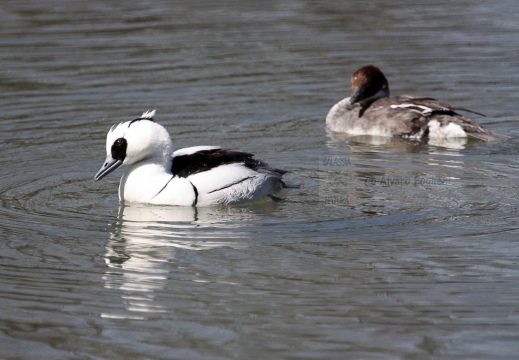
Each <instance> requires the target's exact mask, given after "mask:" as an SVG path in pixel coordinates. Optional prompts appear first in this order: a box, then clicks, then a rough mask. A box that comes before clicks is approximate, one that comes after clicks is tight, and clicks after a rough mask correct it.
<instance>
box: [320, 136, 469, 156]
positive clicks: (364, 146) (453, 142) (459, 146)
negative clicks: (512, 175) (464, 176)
mask: <svg viewBox="0 0 519 360" xmlns="http://www.w3.org/2000/svg"><path fill="white" fill-rule="evenodd" d="M327 134H328V137H329V138H330V141H328V147H329V148H336V147H340V146H341V144H342V146H344V143H346V144H347V146H348V148H349V149H351V150H352V151H354V152H382V153H390V154H397V153H434V154H443V155H453V156H460V155H462V154H461V153H460V152H459V150H463V149H465V148H467V147H468V146H470V145H471V144H477V141H471V140H467V138H450V139H429V140H428V141H427V142H423V141H409V140H407V139H403V138H400V137H396V136H393V137H390V136H371V135H348V134H344V133H337V132H333V131H330V130H327Z"/></svg>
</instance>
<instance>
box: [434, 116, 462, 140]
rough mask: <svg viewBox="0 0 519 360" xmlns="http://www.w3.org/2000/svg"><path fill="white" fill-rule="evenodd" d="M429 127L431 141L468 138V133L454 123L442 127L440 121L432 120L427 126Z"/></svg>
mask: <svg viewBox="0 0 519 360" xmlns="http://www.w3.org/2000/svg"><path fill="white" fill-rule="evenodd" d="M427 126H428V127H429V138H430V139H449V138H450V139H452V138H466V137H467V133H466V132H465V130H463V128H462V127H461V126H460V125H458V124H455V123H453V122H451V123H448V124H447V125H445V126H441V124H440V122H439V121H438V120H431V121H429V123H428V124H427Z"/></svg>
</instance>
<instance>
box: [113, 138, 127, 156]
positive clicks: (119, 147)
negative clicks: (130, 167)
mask: <svg viewBox="0 0 519 360" xmlns="http://www.w3.org/2000/svg"><path fill="white" fill-rule="evenodd" d="M127 147H128V142H127V141H126V139H125V138H119V139H117V140H115V141H114V143H113V145H112V158H113V159H114V160H124V158H125V157H126V148H127Z"/></svg>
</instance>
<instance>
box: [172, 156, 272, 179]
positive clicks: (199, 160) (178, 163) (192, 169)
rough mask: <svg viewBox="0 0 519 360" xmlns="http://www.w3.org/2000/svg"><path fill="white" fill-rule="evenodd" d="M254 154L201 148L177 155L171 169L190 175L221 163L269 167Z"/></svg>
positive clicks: (177, 172)
mask: <svg viewBox="0 0 519 360" xmlns="http://www.w3.org/2000/svg"><path fill="white" fill-rule="evenodd" d="M253 156H254V155H253V154H249V153H245V152H239V151H229V150H223V149H211V150H201V151H197V152H195V153H193V154H188V155H180V156H175V157H174V158H173V165H172V166H171V171H172V172H173V174H174V175H177V176H180V177H184V178H186V177H188V176H189V175H193V174H197V173H199V172H203V171H208V170H211V169H214V168H215V167H218V166H220V165H227V164H236V163H242V164H244V165H245V166H247V167H248V168H250V169H254V170H255V169H257V168H259V167H267V164H265V163H264V162H263V161H261V160H256V159H253V158H252V157H253Z"/></svg>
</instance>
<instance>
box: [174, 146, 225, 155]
mask: <svg viewBox="0 0 519 360" xmlns="http://www.w3.org/2000/svg"><path fill="white" fill-rule="evenodd" d="M216 149H221V147H220V146H204V145H202V146H192V147H188V148H183V149H178V150H177V151H175V152H174V153H173V157H175V156H182V155H191V154H194V153H196V152H199V151H203V150H216Z"/></svg>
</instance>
